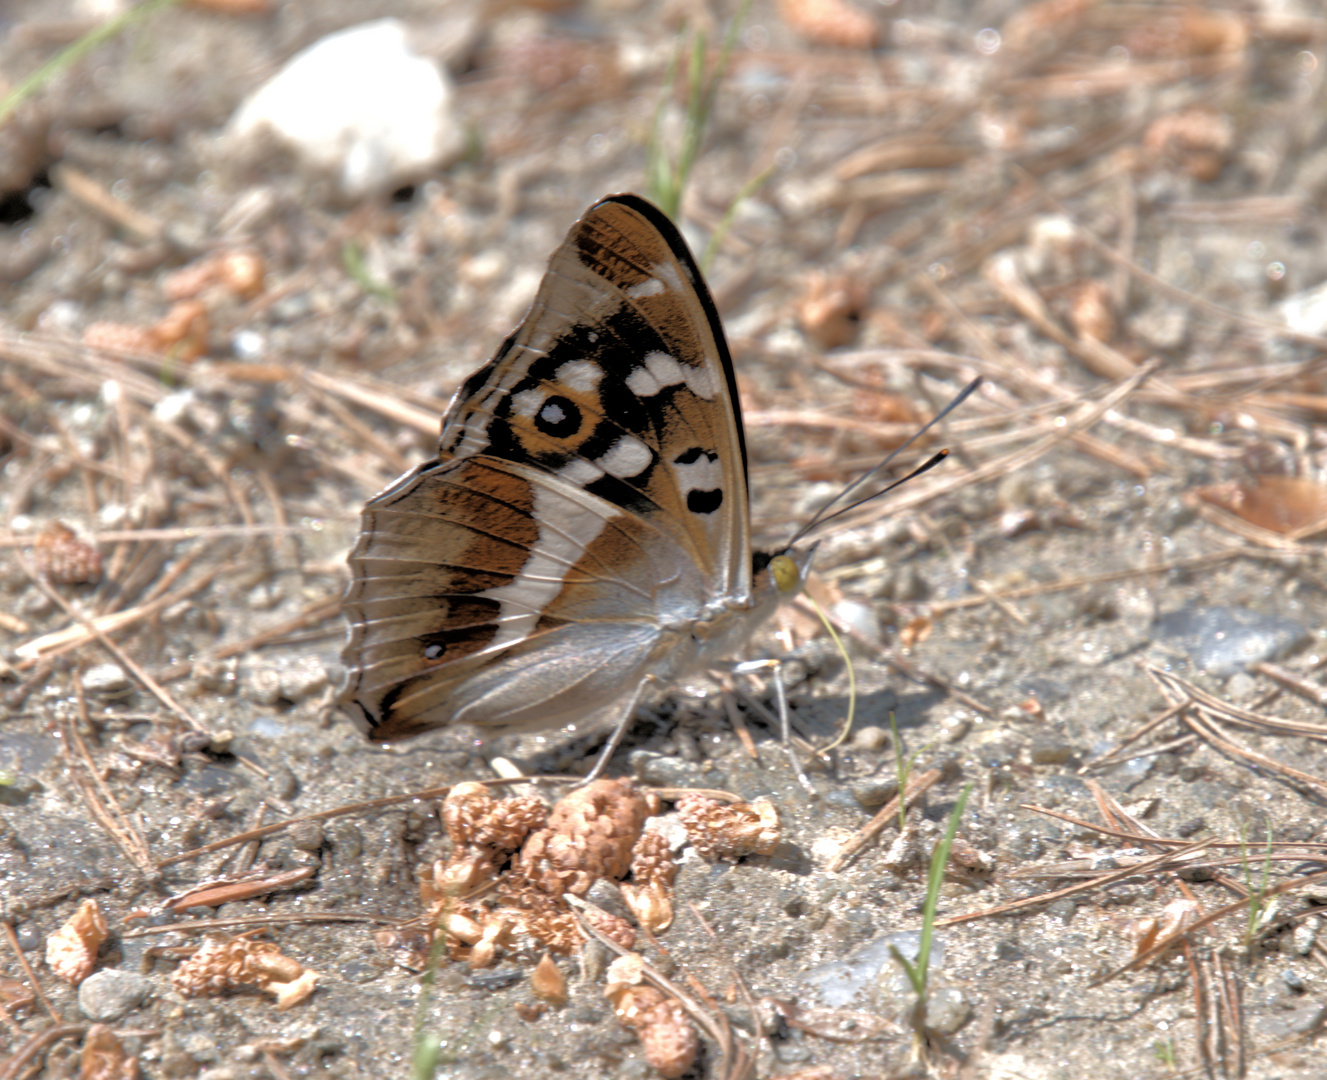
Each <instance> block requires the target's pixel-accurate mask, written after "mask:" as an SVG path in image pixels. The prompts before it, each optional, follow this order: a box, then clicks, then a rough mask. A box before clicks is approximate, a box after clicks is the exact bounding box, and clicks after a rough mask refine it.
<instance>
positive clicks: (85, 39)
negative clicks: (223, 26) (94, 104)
mask: <svg viewBox="0 0 1327 1080" xmlns="http://www.w3.org/2000/svg"><path fill="white" fill-rule="evenodd" d="M177 3H179V0H147V2H146V3H142V4H139V5H138V6H137V7H132V8H130V9H129V10H128V11H124V12H121V13H120V14H119V15H116V16H115V17H114V18H113V19H107V20H106V21H105V22H104V23H102V24H101V25H100V26H98V27H97V28H96V29H94V30H89V31H88V32H87V33H86V34H84V35H83V36H82V37H81V38H79V39H78V40H77V41H75V42H73V43H72V44H70V45H68V46H67V47H65V48H63V49H61V50H60V51H59V52H58V53H56V54H55V55H54V56H52V57H51V58H50V59H49V60H47V61H46V63H44V64H42V65H41V66H40V67H39V68H37V70H36V71H34V72H33V73H32V74H31V75H29V76H28V77H27V78H26V79H21V80H19V83H18V85H17V86H15V87H14V88H13V89H12V90H10V91H9V93H7V94H6V95H5V96H4V97H2V98H0V124H3V123H4V122H5V121H6V120H8V119H9V118H10V117H11V116H12V115H13V114H14V110H15V109H17V108H18V107H19V106H20V105H22V104H23V102H24V101H26V100H27V99H28V98H29V97H31V96H32V95H33V94H35V93H36V92H37V91H38V90H40V89H41V88H42V86H44V85H45V84H46V83H47V82H49V81H50V80H51V79H53V78H54V77H55V76H56V75H59V74H60V73H61V72H63V71H66V70H67V69H69V68H71V67H73V66H74V65H75V64H77V63H78V62H79V61H80V60H82V59H83V57H85V56H87V55H88V53H90V52H92V50H93V49H95V48H96V47H97V46H98V45H101V44H103V43H104V42H107V41H110V40H111V39H112V38H114V37H117V36H119V35H120V34H122V33H124V31H125V30H127V29H129V27H130V26H132V25H133V24H134V23H136V22H138V21H139V20H141V19H146V18H147V17H148V16H150V15H153V14H155V13H156V12H158V11H160V10H161V9H162V8H168V7H171V6H172V5H174V4H177Z"/></svg>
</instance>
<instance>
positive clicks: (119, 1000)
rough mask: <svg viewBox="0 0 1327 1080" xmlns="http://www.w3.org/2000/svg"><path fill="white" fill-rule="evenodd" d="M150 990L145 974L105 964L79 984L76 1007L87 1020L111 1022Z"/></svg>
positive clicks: (139, 1003)
mask: <svg viewBox="0 0 1327 1080" xmlns="http://www.w3.org/2000/svg"><path fill="white" fill-rule="evenodd" d="M209 914H211V912H209ZM151 992H152V980H151V979H149V978H148V977H147V976H146V975H138V974H135V973H134V972H132V971H120V970H118V969H116V968H108V969H106V970H105V971H98V972H96V973H95V974H93V975H89V976H88V977H87V978H86V979H84V980H83V982H82V983H81V984H80V985H79V987H78V1009H79V1011H80V1012H81V1013H82V1014H83V1015H84V1016H86V1017H87V1018H88V1019H89V1020H95V1021H99V1022H100V1023H110V1022H111V1021H112V1020H119V1019H120V1018H121V1017H122V1016H124V1015H125V1014H126V1013H128V1012H130V1011H131V1010H133V1009H136V1008H138V1006H139V1005H141V1004H142V1003H143V1001H144V1000H146V998H147V996H148V994H150V993H151Z"/></svg>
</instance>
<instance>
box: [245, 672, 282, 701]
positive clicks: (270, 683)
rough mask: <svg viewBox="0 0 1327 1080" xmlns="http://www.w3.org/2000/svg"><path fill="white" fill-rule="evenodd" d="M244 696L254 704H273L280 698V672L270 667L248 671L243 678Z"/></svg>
mask: <svg viewBox="0 0 1327 1080" xmlns="http://www.w3.org/2000/svg"><path fill="white" fill-rule="evenodd" d="M244 696H245V697H246V698H248V699H249V700H250V701H252V702H253V703H254V704H255V705H275V704H276V703H277V702H278V701H280V700H281V673H280V672H279V671H275V670H273V669H272V668H259V669H258V670H257V671H251V672H249V675H248V677H247V678H246V679H245V680H244Z"/></svg>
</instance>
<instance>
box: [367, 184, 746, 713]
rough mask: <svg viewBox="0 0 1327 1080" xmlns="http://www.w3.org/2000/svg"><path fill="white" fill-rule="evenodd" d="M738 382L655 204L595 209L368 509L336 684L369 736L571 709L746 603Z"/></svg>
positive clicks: (645, 670) (603, 698)
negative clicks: (417, 457)
mask: <svg viewBox="0 0 1327 1080" xmlns="http://www.w3.org/2000/svg"><path fill="white" fill-rule="evenodd" d="M735 395H736V389H735V384H734V380H733V373H732V365H731V361H730V359H729V356H728V352H727V348H726V345H725V343H724V340H723V332H722V329H721V327H720V325H719V322H718V318H717V315H716V313H715V311H714V306H713V302H712V301H711V299H710V297H709V294H708V292H707V290H706V289H705V285H704V282H703V280H702V279H701V276H700V272H699V270H698V269H697V268H696V266H695V263H694V262H693V260H692V259H691V256H690V254H689V253H688V252H687V249H686V246H685V244H684V243H683V241H682V240H681V238H680V236H679V235H678V234H677V232H676V230H675V229H674V228H673V226H672V225H671V223H670V222H669V221H668V220H667V218H666V217H664V216H663V215H662V214H661V213H660V212H659V211H658V210H656V209H655V208H654V207H652V206H650V205H649V204H648V203H646V202H644V201H643V200H640V199H637V198H636V197H634V196H617V197H613V198H610V199H605V200H604V201H602V202H600V203H598V204H597V205H596V206H594V207H592V208H591V209H590V211H589V212H588V213H587V214H586V215H585V217H583V218H582V219H581V220H580V221H579V222H577V223H576V225H574V226H573V227H572V229H571V231H570V233H569V234H568V236H567V238H566V240H565V241H564V242H563V244H562V245H561V247H559V248H558V250H557V251H556V252H555V253H554V255H553V257H552V259H551V261H550V264H549V270H548V273H547V274H546V275H545V277H544V279H543V282H542V284H541V285H540V288H539V291H538V294H537V296H536V298H535V301H534V303H533V305H532V306H531V309H530V311H529V313H528V314H527V316H526V318H525V320H524V322H522V324H521V325H520V326H519V327H518V328H517V330H516V332H515V333H514V334H513V335H512V336H511V337H510V338H509V339H508V340H507V341H506V342H505V343H504V345H503V346H502V348H501V349H500V350H499V351H498V354H497V356H496V357H495V358H494V359H493V360H492V361H490V363H489V364H488V365H486V366H485V367H484V368H482V369H481V370H480V371H478V372H476V373H475V374H474V375H473V376H471V377H470V378H469V379H468V380H467V381H466V383H465V384H464V386H463V387H462V388H461V390H460V391H459V392H458V394H457V397H456V399H455V400H454V401H453V403H452V405H451V407H450V408H449V410H448V413H447V415H446V417H445V418H444V422H443V430H442V435H441V439H440V443H439V453H438V457H437V459H436V460H435V461H432V462H430V463H428V464H426V465H424V466H422V467H421V468H419V469H417V470H415V471H414V472H412V473H410V474H407V475H406V476H404V477H402V478H401V479H400V480H398V481H397V482H396V483H395V484H394V485H392V487H390V488H389V489H387V490H386V491H384V492H383V493H382V494H380V495H378V496H377V497H375V498H374V499H373V500H372V501H370V503H369V504H368V505H367V506H366V508H365V510H364V522H363V529H362V532H361V536H360V539H359V542H358V543H357V544H356V547H355V549H354V551H353V552H352V553H351V560H350V561H351V564H352V568H353V571H354V580H353V581H352V583H351V586H350V589H349V590H348V592H347V597H346V610H347V614H348V616H349V618H350V620H351V635H350V640H349V643H348V645H347V649H346V661H347V666H348V668H349V676H348V682H347V686H346V690H345V694H344V700H345V701H346V702H347V703H348V704H349V705H350V706H351V708H352V711H354V712H356V713H357V714H358V717H359V718H360V720H361V721H362V722H363V723H364V725H365V726H366V727H367V728H368V729H369V730H370V733H371V734H372V735H373V736H374V737H375V738H397V737H400V736H401V735H405V734H410V733H412V732H414V731H417V730H421V729H423V728H427V727H435V726H440V725H443V724H448V723H452V722H456V723H460V722H466V723H474V724H479V725H488V726H493V727H538V726H545V725H547V724H556V723H562V722H565V721H566V720H568V719H575V718H576V716H577V715H579V714H583V713H584V712H586V711H593V710H598V709H600V708H605V707H608V706H611V705H612V704H613V702H614V701H615V700H616V699H617V698H618V697H620V696H622V694H623V693H624V692H628V693H629V692H630V691H632V690H633V689H634V688H635V687H636V686H637V684H638V683H639V682H640V680H641V679H643V678H645V677H647V676H649V675H651V674H656V673H658V672H659V671H661V670H663V669H665V668H670V667H672V666H674V660H673V659H669V651H670V650H671V651H673V652H676V651H677V642H676V641H675V640H674V639H675V638H677V637H678V633H679V628H681V630H682V631H686V630H688V629H690V628H691V627H690V625H689V624H690V623H692V622H696V623H702V622H705V621H706V620H713V619H714V618H715V606H716V604H719V603H726V604H729V605H730V606H732V607H741V606H742V605H743V604H746V603H747V602H748V601H749V599H750V574H751V564H750V546H749V522H748V510H747V501H746V475H745V470H746V464H745V450H744V446H743V442H742V432H741V424H740V420H739V419H738V413H737V411H736V397H735ZM724 618H727V615H724ZM690 637H695V635H690ZM682 638H683V639H685V640H684V644H685V645H688V646H689V645H690V640H689V638H688V635H687V634H685V633H683V634H682ZM684 651H685V650H684ZM677 662H680V660H679V661H677Z"/></svg>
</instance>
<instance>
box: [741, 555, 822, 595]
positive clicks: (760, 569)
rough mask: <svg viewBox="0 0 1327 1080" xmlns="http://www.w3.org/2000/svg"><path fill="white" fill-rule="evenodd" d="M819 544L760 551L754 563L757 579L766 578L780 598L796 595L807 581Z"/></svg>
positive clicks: (755, 556)
mask: <svg viewBox="0 0 1327 1080" xmlns="http://www.w3.org/2000/svg"><path fill="white" fill-rule="evenodd" d="M818 546H819V545H818V544H811V545H810V546H809V547H806V548H804V549H802V550H801V551H798V550H795V549H794V548H791V547H789V548H784V549H783V550H782V551H779V552H775V553H774V554H772V555H771V554H769V553H768V552H763V551H758V552H756V553H755V555H754V557H753V559H752V563H753V569H754V570H755V577H756V580H757V581H760V580H762V579H763V580H764V581H765V583H766V585H767V586H772V587H773V589H774V591H775V592H776V593H777V594H778V598H779V599H780V600H786V599H790V598H791V597H794V596H796V595H797V594H798V593H799V592H800V591H801V588H802V586H803V584H805V582H806V575H807V573H808V571H809V570H810V569H811V557H812V556H813V555H815V553H816V548H817V547H818Z"/></svg>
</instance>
